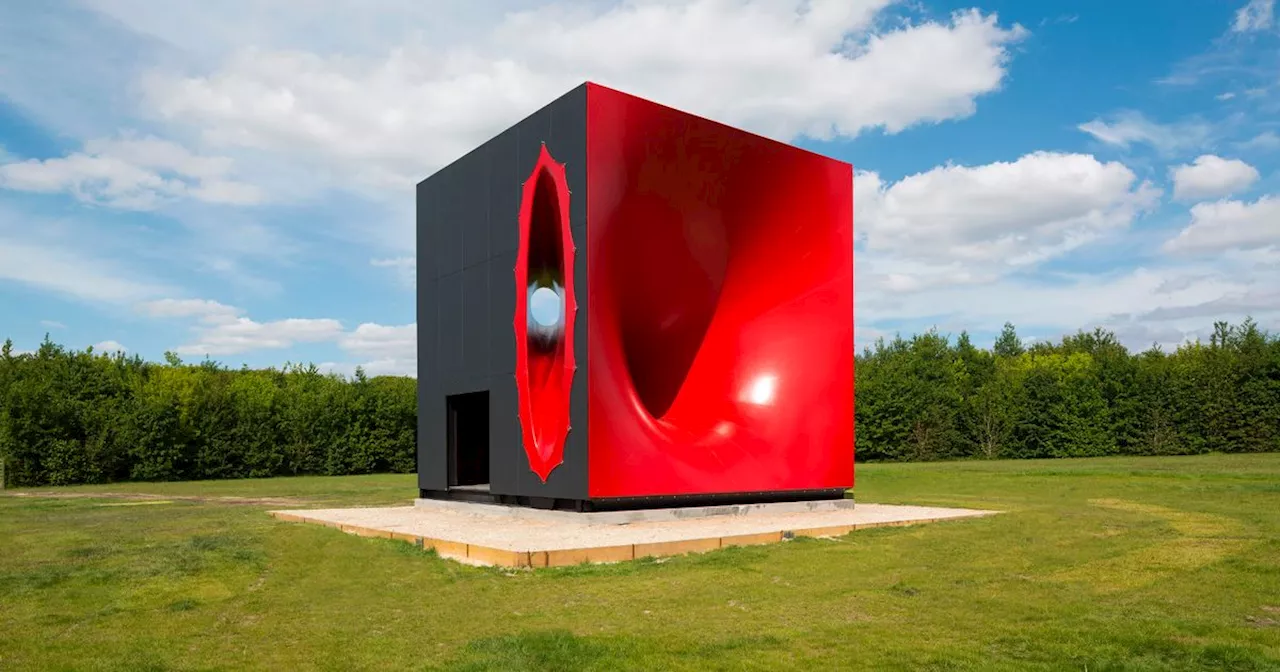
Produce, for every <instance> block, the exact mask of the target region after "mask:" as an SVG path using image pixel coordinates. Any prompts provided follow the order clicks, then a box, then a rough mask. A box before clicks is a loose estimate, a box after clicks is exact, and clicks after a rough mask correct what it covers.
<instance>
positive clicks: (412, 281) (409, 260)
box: [369, 257, 418, 288]
mask: <svg viewBox="0 0 1280 672" xmlns="http://www.w3.org/2000/svg"><path fill="white" fill-rule="evenodd" d="M369 265H371V266H375V267H377V268H390V269H393V270H394V271H395V273H396V278H397V279H398V280H399V281H400V284H401V285H404V286H405V287H409V288H413V287H415V286H417V282H418V260H417V258H416V257H395V258H392V259H370V260H369Z"/></svg>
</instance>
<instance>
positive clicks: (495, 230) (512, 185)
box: [489, 128, 585, 257]
mask: <svg viewBox="0 0 1280 672" xmlns="http://www.w3.org/2000/svg"><path fill="white" fill-rule="evenodd" d="M584 136H585V134H584ZM516 145H517V140H516V129H514V128H509V129H507V130H505V131H503V132H502V134H501V135H499V136H498V137H496V138H494V139H493V140H490V141H489V175H490V176H491V179H492V180H493V182H492V184H491V185H490V187H489V254H490V255H492V256H494V257H497V256H500V255H502V254H505V253H507V252H510V253H512V254H514V253H515V251H516V248H517V247H519V246H520V221H519V220H520V196H521V189H522V184H521V183H522V182H523V181H524V179H525V178H526V177H528V174H527V173H526V174H524V175H521V174H520V171H519V170H517V163H518V157H517V156H516Z"/></svg>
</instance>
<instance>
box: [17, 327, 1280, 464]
mask: <svg viewBox="0 0 1280 672" xmlns="http://www.w3.org/2000/svg"><path fill="white" fill-rule="evenodd" d="M856 359H857V370H856V374H857V387H856V392H857V402H856V406H855V414H856V420H857V455H858V459H859V460H860V461H865V460H940V459H964V458H985V459H995V458H1036V457H1084V456H1099V455H1173V454H1191V453H1204V452H1260V451H1275V450H1280V337H1276V336H1274V335H1271V334H1268V333H1267V332H1265V331H1262V330H1260V329H1259V328H1258V327H1257V325H1256V324H1255V323H1254V322H1253V321H1252V320H1245V321H1244V323H1242V324H1240V325H1234V326H1233V325H1230V324H1228V323H1225V322H1220V323H1218V324H1216V325H1215V326H1214V331H1213V334H1212V335H1211V336H1210V337H1209V340H1208V342H1207V343H1204V342H1200V341H1197V342H1194V343H1188V344H1186V345H1183V346H1180V347H1178V348H1177V349H1176V350H1174V351H1172V352H1165V351H1163V350H1161V349H1160V348H1157V347H1152V348H1150V349H1148V350H1146V351H1143V352H1136V353H1135V352H1130V351H1129V350H1127V349H1126V348H1125V347H1124V346H1123V345H1122V344H1121V343H1120V342H1119V341H1118V340H1117V339H1116V337H1115V335H1114V334H1113V333H1111V332H1108V331H1104V330H1101V329H1098V330H1095V331H1093V332H1080V333H1077V334H1074V335H1071V336H1066V337H1064V338H1062V339H1061V340H1060V341H1059V342H1057V343H1048V342H1036V343H1032V344H1026V343H1024V342H1023V341H1022V339H1020V338H1019V337H1018V334H1017V331H1016V330H1015V329H1014V327H1013V325H1008V324H1007V325H1005V328H1004V331H1003V332H1002V333H1001V334H1000V336H999V338H997V339H996V341H995V344H994V345H993V347H992V348H990V349H984V348H978V347H976V346H975V345H973V343H972V341H971V339H970V338H969V336H968V335H967V334H965V333H961V334H960V335H959V336H958V337H957V338H955V339H954V340H953V339H951V338H949V337H948V336H946V335H943V334H940V333H938V332H937V331H929V332H926V333H923V334H917V335H914V336H912V337H911V338H903V337H900V336H899V337H895V338H893V339H891V340H886V339H880V340H878V341H877V342H876V343H875V344H874V345H873V346H872V347H869V348H866V349H864V350H863V351H862V352H861V353H858V354H857V358H856ZM416 436H417V389H416V382H415V381H414V380H413V379H411V378H405V377H392V376H380V377H374V378H370V377H367V376H365V375H364V373H363V372H361V371H360V370H358V369H357V371H356V374H355V376H353V377H351V378H344V377H342V376H339V375H336V374H328V375H326V374H324V373H321V372H320V371H319V370H318V369H317V368H316V367H315V366H313V365H312V366H302V365H288V366H285V367H283V368H281V369H261V370H251V369H247V368H242V369H239V370H235V369H228V368H225V367H223V366H221V365H219V364H217V363H215V362H210V361H205V362H201V363H199V364H189V363H184V362H182V361H181V360H180V359H179V358H178V357H177V356H176V355H173V354H166V356H165V361H164V362H163V363H157V362H147V361H144V360H143V359H141V358H140V357H138V356H136V355H135V356H131V357H130V356H125V355H124V354H121V353H116V354H110V355H108V354H102V353H95V352H93V350H92V348H89V349H86V350H83V351H75V350H68V349H66V348H64V347H62V346H60V345H58V344H56V343H53V342H51V341H50V340H49V339H48V338H47V337H46V339H45V342H44V343H43V344H41V346H40V348H39V350H37V351H36V352H34V353H24V354H14V352H13V346H12V344H11V343H9V342H6V343H5V344H4V346H3V349H2V350H0V465H2V466H3V468H4V482H5V483H6V484H7V485H8V486H10V487H13V486H34V485H69V484H75V483H103V482H112V481H125V480H197V479H214V478H243V477H266V476H281V475H293V474H326V475H341V474H362V473H373V472H412V471H413V470H414V468H415V455H416V448H415V446H416Z"/></svg>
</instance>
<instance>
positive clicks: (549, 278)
mask: <svg viewBox="0 0 1280 672" xmlns="http://www.w3.org/2000/svg"><path fill="white" fill-rule="evenodd" d="M536 179H537V183H536V186H535V187H534V192H533V206H532V208H531V212H530V218H529V249H528V257H527V264H528V269H529V270H528V279H527V283H528V284H527V286H526V287H525V293H526V296H527V304H526V305H527V309H526V313H527V315H526V321H527V324H528V344H529V357H530V364H531V371H530V373H535V371H534V370H533V369H534V368H538V369H541V368H542V367H534V366H532V365H533V364H535V358H536V359H539V360H541V359H545V358H547V357H548V356H552V357H554V355H555V354H556V353H557V351H558V350H559V349H560V345H561V344H563V343H564V326H565V309H566V306H565V268H564V247H563V242H562V241H563V232H562V231H561V230H560V222H561V212H560V198H559V196H558V195H557V193H556V184H555V180H554V179H553V178H552V177H551V174H550V173H548V172H546V171H545V170H544V171H540V172H539V173H538V176H537V178H536ZM537 373H545V371H537ZM531 382H538V381H537V380H535V381H531Z"/></svg>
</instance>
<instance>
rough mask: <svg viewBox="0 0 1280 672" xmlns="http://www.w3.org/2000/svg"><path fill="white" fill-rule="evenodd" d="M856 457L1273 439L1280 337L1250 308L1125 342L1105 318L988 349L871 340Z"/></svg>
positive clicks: (1045, 452) (987, 454)
mask: <svg viewBox="0 0 1280 672" xmlns="http://www.w3.org/2000/svg"><path fill="white" fill-rule="evenodd" d="M857 367H858V368H857V381H858V385H857V403H856V415H857V436H858V459H860V460H867V459H870V460H934V459H956V458H968V457H981V458H1035V457H1084V456H1097V455H1170V454H1190V453H1204V452H1261V451H1276V450H1280V338H1276V337H1274V336H1272V335H1270V334H1267V333H1266V332H1263V331H1261V330H1259V329H1258V327H1257V325H1255V324H1254V322H1253V321H1252V320H1246V321H1245V322H1244V323H1243V324H1242V325H1239V326H1231V325H1229V324H1227V323H1225V322H1220V323H1218V324H1216V325H1215V328H1214V333H1213V335H1212V336H1211V337H1210V339H1209V342H1208V343H1207V344H1206V343H1201V342H1196V343H1193V344H1188V345H1184V346H1182V347H1179V348H1178V349H1177V350H1176V351H1174V352H1171V353H1166V352H1162V351H1161V350H1160V349H1158V348H1155V347H1153V348H1152V349H1150V350H1147V351H1145V352H1141V353H1130V352H1129V351H1128V350H1126V349H1125V348H1124V346H1122V345H1120V343H1119V342H1118V341H1117V340H1116V338H1115V336H1114V335H1113V334H1111V333H1109V332H1106V331H1103V330H1100V329H1099V330H1097V331H1094V332H1093V333H1084V332H1081V333H1078V334H1076V335H1074V336H1068V337H1066V338H1063V339H1062V340H1061V341H1060V342H1059V343H1057V344H1051V343H1035V344H1033V345H1031V346H1030V347H1024V345H1023V343H1022V342H1021V340H1020V339H1019V338H1018V336H1017V333H1016V331H1015V330H1014V328H1013V326H1012V325H1005V329H1004V332H1003V333H1002V334H1001V336H1000V338H999V339H997V341H996V343H995V347H994V348H993V349H992V350H991V351H987V350H981V349H978V348H975V347H974V346H973V344H972V343H971V342H970V341H969V338H968V336H967V335H965V334H961V335H960V337H959V338H958V339H956V340H955V342H954V343H952V342H950V339H948V338H947V337H945V336H942V335H939V334H937V333H936V332H930V333H926V334H921V335H917V336H914V337H912V338H911V339H904V338H895V339H893V340H892V341H887V342H886V341H884V340H883V339H882V340H880V341H878V342H877V343H876V344H875V346H874V347H872V348H868V349H866V350H864V351H863V352H862V354H860V355H859V356H858V358H857Z"/></svg>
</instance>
